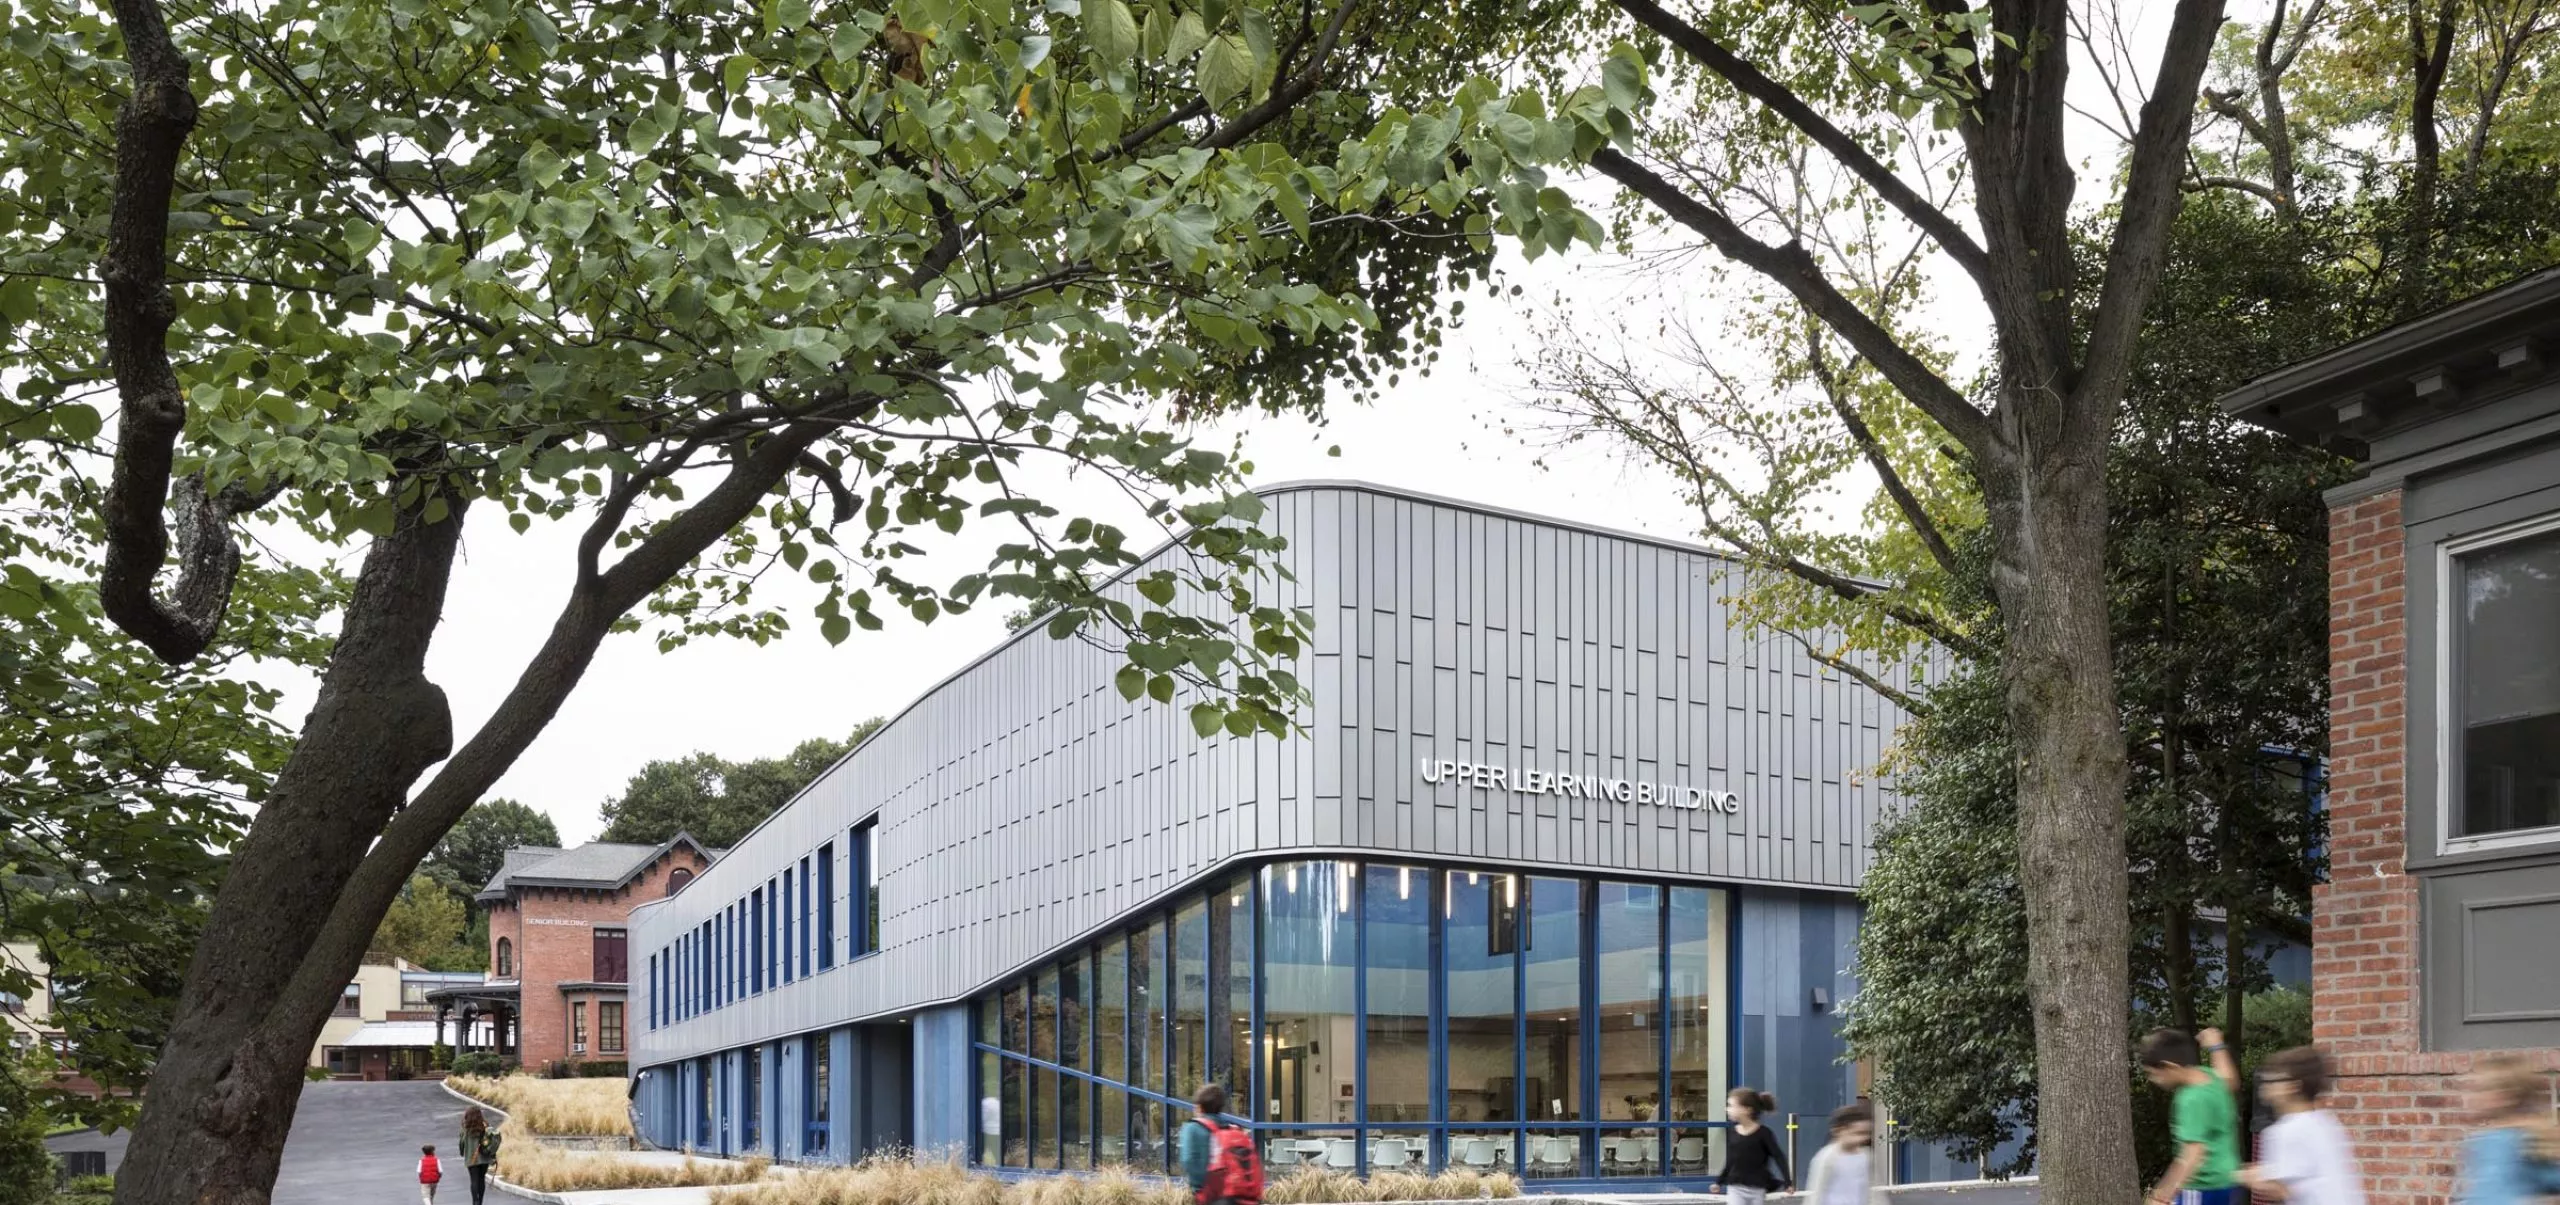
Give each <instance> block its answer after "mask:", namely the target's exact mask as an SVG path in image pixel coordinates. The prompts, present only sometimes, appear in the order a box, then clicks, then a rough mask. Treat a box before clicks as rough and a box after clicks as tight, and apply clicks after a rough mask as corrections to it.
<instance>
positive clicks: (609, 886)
mask: <svg viewBox="0 0 2560 1205" xmlns="http://www.w3.org/2000/svg"><path fill="white" fill-rule="evenodd" d="M679 845H682V846H686V847H689V848H691V849H692V850H693V852H695V853H697V854H700V855H702V857H703V859H704V860H705V861H709V860H710V859H712V858H716V857H718V856H720V854H722V853H723V852H726V851H723V850H714V849H706V848H704V847H703V844H702V843H701V842H699V841H696V840H694V839H693V834H691V833H677V834H676V835H675V836H673V837H671V838H669V839H668V840H667V841H666V842H665V843H664V844H661V845H633V844H627V843H625V842H620V841H589V842H587V843H586V844H584V845H581V846H578V847H577V848H575V849H552V848H549V847H547V846H540V845H519V846H517V847H516V848H514V849H510V850H508V851H507V860H506V861H505V862H504V863H503V864H501V865H500V866H499V867H498V873H497V875H496V876H495V877H493V878H491V879H490V880H489V885H488V886H486V887H483V888H481V889H480V894H479V895H477V896H474V897H473V898H474V899H477V900H479V901H481V902H482V903H489V902H494V901H497V900H503V899H505V898H507V894H508V893H509V892H511V891H513V890H514V889H516V888H518V887H577V888H587V889H590V890H604V891H611V890H616V889H619V888H622V887H626V886H629V885H630V883H631V881H632V880H633V879H637V878H639V877H640V876H641V875H642V874H644V873H647V871H648V869H649V868H650V867H652V866H655V865H657V864H658V859H660V858H663V857H665V856H667V854H669V853H670V852H672V851H674V850H675V848H676V847H677V846H679Z"/></svg>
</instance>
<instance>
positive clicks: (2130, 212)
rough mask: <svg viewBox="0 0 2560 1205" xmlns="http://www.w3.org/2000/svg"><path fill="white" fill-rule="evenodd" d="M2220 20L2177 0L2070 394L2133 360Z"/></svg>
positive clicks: (2194, 0) (2164, 252) (2212, 7)
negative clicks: (2076, 380)
mask: <svg viewBox="0 0 2560 1205" xmlns="http://www.w3.org/2000/svg"><path fill="white" fill-rule="evenodd" d="M2221 27H2222V0H2178V7H2177V12H2176V15H2175V16H2174V17H2173V18H2172V19H2171V22H2170V26H2169V37H2168V41H2167V43H2166V44H2165V45H2164V47H2163V48H2162V50H2161V52H2160V73H2159V77H2158V79H2157V81H2156V82H2155V83H2154V84H2153V86H2152V89H2151V99H2149V100H2147V101H2144V102H2143V104H2142V128H2141V130H2140V131H2138V132H2137V133H2136V134H2135V136H2134V140H2133V154H2132V156H2131V158H2130V159H2129V160H2128V161H2127V163H2126V181H2125V193H2124V200H2123V202H2122V203H2121V204H2120V205H2119V207H2118V216H2117V218H2116V230H2115V239H2114V242H2113V243H2112V245H2110V246H2109V247H2108V248H2107V268H2106V276H2105V277H2104V281H2103V283H2102V284H2101V285H2100V286H2099V289H2098V305H2097V309H2096V310H2095V311H2094V312H2093V313H2092V314H2091V316H2090V319H2089V328H2090V329H2089V349H2088V353H2087V355H2086V357H2085V358H2084V359H2083V360H2082V361H2081V372H2080V383H2079V384H2078V385H2077V386H2076V387H2075V389H2074V391H2073V392H2074V393H2078V392H2080V391H2082V390H2086V389H2088V388H2090V387H2091V385H2092V384H2098V385H2099V386H2100V387H2101V388H2104V389H2110V390H2112V389H2114V388H2115V387H2116V386H2115V382H2117V381H2118V380H2120V379H2121V378H2122V377H2123V375H2124V373H2125V372H2126V370H2127V368H2128V366H2129V365H2131V363H2132V361H2133V348H2134V341H2135V339H2136V337H2137V336H2138V335H2139V334H2140V333H2141V330H2142V311H2143V307H2144V305H2145V303H2146V302H2147V301H2148V300H2149V298H2150V296H2151V287H2152V285H2153V284H2155V283H2157V282H2158V281H2159V279H2160V271H2161V268H2162V266H2163V265H2164V264H2165V263H2166V262H2167V260H2168V251H2169V220H2170V219H2171V218H2173V217H2175V216H2177V212H2178V205H2179V201H2180V187H2179V186H2180V183H2181V182H2182V180H2183V179H2184V176H2185V173H2184V172H2183V171H2181V170H2180V165H2181V164H2183V163H2184V162H2185V160H2186V150H2187V133H2188V131H2189V129H2191V128H2192V127H2193V126H2194V124H2195V110H2196V93H2197V90H2198V89H2199V87H2200V86H2201V84H2202V81H2203V79H2204V69H2205V65H2206V64H2207V63H2208V62H2210V61H2211V60H2212V58H2213V43H2214V36H2215V34H2216V33H2217V32H2219V31H2220V29H2221ZM2075 409H2078V408H2076V407H2075ZM2113 419H2114V407H2112V406H2110V407H2108V408H2107V413H2106V414H2105V415H2104V416H2103V417H2101V416H2096V415H2091V416H2088V420H2089V421H2093V422H2094V421H2108V422H2112V421H2113Z"/></svg>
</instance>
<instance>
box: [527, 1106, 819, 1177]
mask: <svg viewBox="0 0 2560 1205" xmlns="http://www.w3.org/2000/svg"><path fill="white" fill-rule="evenodd" d="M504 1132H505V1134H506V1143H505V1144H504V1145H503V1146H500V1147H499V1148H498V1178H499V1179H501V1180H504V1181H506V1182H507V1183H509V1184H513V1185H515V1186H516V1187H518V1188H528V1189H532V1190H533V1191H535V1192H590V1191H594V1190H598V1189H624V1188H713V1187H719V1186H721V1185H729V1184H753V1183H755V1182H757V1181H759V1180H763V1179H764V1178H765V1176H766V1174H767V1173H768V1172H769V1171H770V1170H771V1169H772V1164H771V1163H770V1162H769V1161H767V1160H765V1159H763V1158H761V1157H759V1158H754V1159H742V1160H737V1161H734V1162H732V1161H730V1160H726V1159H696V1158H694V1157H692V1156H691V1155H687V1156H685V1158H684V1160H683V1161H682V1162H680V1163H665V1162H659V1161H653V1160H644V1159H638V1158H634V1157H633V1156H632V1155H630V1154H629V1153H626V1152H610V1151H573V1150H567V1149H564V1148H561V1147H556V1146H544V1145H542V1144H541V1143H539V1142H537V1141H535V1140H534V1137H533V1136H532V1135H530V1134H527V1133H525V1132H524V1131H523V1129H522V1128H521V1127H519V1126H517V1125H515V1124H514V1123H512V1122H510V1123H508V1125H507V1127H506V1129H505V1131H504Z"/></svg>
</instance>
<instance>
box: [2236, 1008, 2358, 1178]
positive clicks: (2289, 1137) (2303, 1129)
mask: <svg viewBox="0 0 2560 1205" xmlns="http://www.w3.org/2000/svg"><path fill="white" fill-rule="evenodd" d="M2328 1090H2329V1060H2328V1059H2326V1058H2323V1057H2322V1056H2321V1054H2320V1051H2319V1050H2318V1049H2317V1048H2314V1047H2310V1046H2296V1047H2294V1048H2293V1049H2291V1050H2280V1051H2277V1052H2276V1053H2274V1054H2271V1055H2268V1056H2267V1061H2266V1063H2265V1064H2263V1065H2262V1066H2260V1067H2259V1069H2258V1098H2259V1099H2260V1100H2263V1101H2265V1102H2267V1107H2268V1108H2270V1109H2273V1110H2275V1111H2276V1122H2275V1124H2274V1125H2271V1126H2268V1127H2267V1130H2266V1133H2264V1134H2262V1135H2260V1136H2259V1139H2258V1162H2257V1163H2256V1164H2254V1165H2252V1166H2249V1167H2245V1168H2242V1169H2240V1182H2241V1183H2242V1184H2246V1185H2248V1186H2249V1187H2250V1188H2251V1189H2254V1190H2255V1191H2256V1193H2257V1198H2258V1199H2259V1200H2261V1201H2281V1202H2284V1203H2285V1205H2364V1174H2363V1172H2362V1171H2360V1170H2359V1169H2358V1168H2357V1167H2356V1152H2355V1148H2354V1146H2353V1145H2352V1144H2350V1143H2349V1142H2348V1141H2347V1131H2346V1127H2344V1126H2341V1125H2339V1124H2338V1119H2337V1118H2336V1117H2334V1116H2331V1115H2330V1113H2329V1111H2328V1110H2327V1109H2323V1108H2321V1107H2320V1097H2321V1096H2322V1095H2323V1094H2324V1093H2326V1092H2328Z"/></svg>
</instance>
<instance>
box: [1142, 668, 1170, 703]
mask: <svg viewBox="0 0 2560 1205" xmlns="http://www.w3.org/2000/svg"><path fill="white" fill-rule="evenodd" d="M1147 697H1148V698H1150V699H1154V700H1155V701H1156V702H1159V703H1170V702H1172V701H1173V675H1171V674H1157V675H1156V676H1155V677H1152V678H1149V679H1147Z"/></svg>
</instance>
